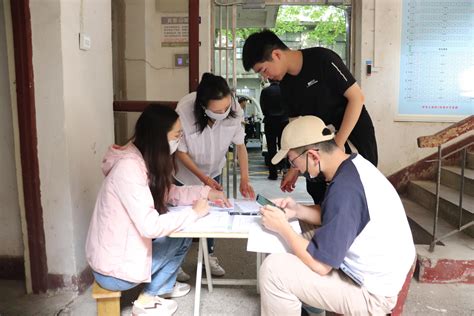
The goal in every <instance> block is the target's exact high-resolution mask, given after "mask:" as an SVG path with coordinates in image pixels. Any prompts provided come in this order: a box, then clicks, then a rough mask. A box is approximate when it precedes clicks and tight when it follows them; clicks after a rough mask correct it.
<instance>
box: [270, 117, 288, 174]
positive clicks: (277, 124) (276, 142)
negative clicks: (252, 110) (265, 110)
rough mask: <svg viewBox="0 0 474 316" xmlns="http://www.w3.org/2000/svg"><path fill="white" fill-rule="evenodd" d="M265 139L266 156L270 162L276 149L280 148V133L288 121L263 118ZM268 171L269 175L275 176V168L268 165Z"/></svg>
mask: <svg viewBox="0 0 474 316" xmlns="http://www.w3.org/2000/svg"><path fill="white" fill-rule="evenodd" d="M264 123H265V137H266V139H267V147H268V156H269V157H270V160H271V159H272V158H273V156H275V155H276V153H277V147H278V149H279V148H280V147H281V133H282V132H283V129H284V128H285V126H286V125H287V124H288V121H282V118H281V117H280V116H267V117H265V121H264ZM268 169H269V171H270V175H276V174H277V166H275V165H274V164H272V163H270V165H269V166H268Z"/></svg>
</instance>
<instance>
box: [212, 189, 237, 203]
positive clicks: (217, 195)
mask: <svg viewBox="0 0 474 316" xmlns="http://www.w3.org/2000/svg"><path fill="white" fill-rule="evenodd" d="M207 198H208V200H209V201H211V202H213V203H214V204H216V205H218V206H220V207H232V204H230V202H229V200H228V199H227V197H226V196H225V194H224V192H223V191H219V190H215V189H211V191H209V195H208V196H207Z"/></svg>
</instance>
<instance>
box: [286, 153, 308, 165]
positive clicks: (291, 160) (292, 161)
mask: <svg viewBox="0 0 474 316" xmlns="http://www.w3.org/2000/svg"><path fill="white" fill-rule="evenodd" d="M307 151H308V149H306V150H305V151H303V152H302V153H301V154H299V155H298V156H296V158H294V159H290V166H291V168H297V167H296V165H295V164H294V161H295V160H296V159H298V158H300V157H301V156H303V155H304V153H306V152H307Z"/></svg>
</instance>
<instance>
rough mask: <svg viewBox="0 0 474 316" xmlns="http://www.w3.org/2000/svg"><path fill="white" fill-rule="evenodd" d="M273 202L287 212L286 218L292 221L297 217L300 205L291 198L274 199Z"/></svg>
mask: <svg viewBox="0 0 474 316" xmlns="http://www.w3.org/2000/svg"><path fill="white" fill-rule="evenodd" d="M272 202H273V203H275V205H276V206H278V207H279V208H282V209H284V210H285V213H286V218H287V219H292V218H296V217H297V212H298V208H299V207H300V205H299V204H298V203H296V201H295V200H293V199H292V198H291V197H286V198H283V199H272Z"/></svg>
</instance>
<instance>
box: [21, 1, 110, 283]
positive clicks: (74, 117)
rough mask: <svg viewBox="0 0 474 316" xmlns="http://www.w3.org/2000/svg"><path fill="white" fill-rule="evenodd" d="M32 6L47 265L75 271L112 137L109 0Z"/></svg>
mask: <svg viewBox="0 0 474 316" xmlns="http://www.w3.org/2000/svg"><path fill="white" fill-rule="evenodd" d="M30 10H31V20H32V36H33V38H32V40H33V67H34V76H35V102H36V118H37V129H38V155H39V164H40V181H41V202H42V206H43V219H44V229H45V238H46V254H47V260H48V272H49V273H53V274H63V275H75V274H78V273H80V272H81V271H82V270H83V269H84V268H85V267H86V261H85V254H84V243H85V237H86V234H87V229H88V225H89V219H90V216H91V213H92V210H93V207H94V203H95V198H96V194H97V191H98V187H99V186H100V184H101V181H102V175H101V172H100V162H101V159H102V156H103V154H104V153H105V151H106V148H107V146H108V145H109V144H111V143H112V142H113V112H112V55H111V25H110V13H111V10H110V1H108V0H101V1H93V0H82V1H80V0H76V1H72V0H48V1H42V0H32V1H31V2H30ZM81 30H82V31H83V32H85V33H87V34H88V35H89V36H90V37H91V40H92V48H91V49H90V50H89V51H80V50H79V47H78V46H79V45H78V33H79V32H80V31H81Z"/></svg>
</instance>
